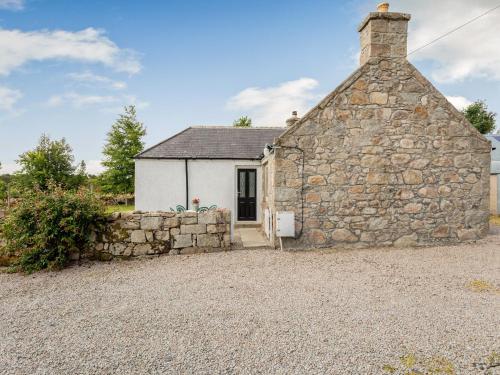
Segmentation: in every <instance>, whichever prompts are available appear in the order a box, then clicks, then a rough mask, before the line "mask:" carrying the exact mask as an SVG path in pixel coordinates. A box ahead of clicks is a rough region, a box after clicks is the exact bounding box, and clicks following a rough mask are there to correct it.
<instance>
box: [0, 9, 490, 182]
mask: <svg viewBox="0 0 500 375" xmlns="http://www.w3.org/2000/svg"><path fill="white" fill-rule="evenodd" d="M376 3H377V1H365V0H359V1H354V0H352V1H332V0H329V1H327V0H311V1H304V0H300V1H299V0H297V1H294V0H273V1H270V0H265V1H264V0H259V1H235V0H233V1H223V0H211V1H194V0H191V1H189V0H187V1H172V0H171V1H161V2H160V1H124V0H121V1H113V0H101V1H91V0H87V1H63V0H61V1H56V0H24V1H23V0H0V56H1V58H0V162H1V163H2V164H3V169H2V171H3V172H9V171H12V170H14V169H15V168H16V167H15V159H16V158H17V156H18V155H19V154H20V153H22V152H24V151H26V150H28V149H30V148H32V147H33V146H34V145H35V144H36V142H37V139H38V138H39V136H40V134H42V133H47V134H49V135H51V136H52V137H54V138H61V137H65V138H66V139H67V140H68V142H69V143H70V144H71V146H72V147H73V149H74V153H75V157H76V159H77V160H82V159H83V160H86V161H87V163H88V165H89V170H90V171H97V170H98V169H99V168H98V161H99V160H100V158H101V150H102V146H103V143H104V141H105V136H106V132H107V131H108V130H109V128H110V126H111V125H112V123H113V121H114V119H115V118H116V117H117V114H118V113H119V112H120V109H121V107H122V106H123V105H126V104H135V105H136V106H137V107H138V114H139V118H140V120H142V121H143V122H144V124H145V125H146V127H147V131H148V135H147V137H146V143H147V144H148V145H151V144H153V143H156V142H158V141H160V140H162V139H164V138H166V137H168V136H170V135H172V134H173V133H175V132H177V131H179V130H181V129H183V128H185V127H186V126H188V125H200V124H206V125H229V124H231V123H232V121H233V120H234V119H235V118H237V117H239V116H240V115H249V116H251V117H252V118H253V120H254V124H255V125H284V121H285V119H286V117H287V116H288V115H289V114H290V112H291V111H292V110H295V109H297V110H299V114H300V113H303V112H305V111H306V110H307V109H308V108H310V106H312V105H313V104H315V102H317V101H318V100H319V99H320V98H321V97H322V96H323V95H326V94H327V93H328V92H329V91H331V90H333V89H334V88H335V87H336V86H337V85H338V84H339V83H340V82H341V81H342V80H344V79H345V78H346V77H347V76H348V75H349V74H350V73H351V72H352V71H353V70H354V69H355V68H356V67H357V64H358V63H357V60H356V59H357V53H358V51H359V41H358V34H357V31H356V28H357V25H358V24H359V22H360V21H361V20H362V19H363V18H364V16H365V15H366V13H367V12H368V11H373V10H374V9H375V7H376ZM495 5H496V4H495V1H494V0H478V1H476V2H474V3H471V2H470V1H465V0H453V1H452V0H443V1H440V2H435V1H430V0H419V1H409V0H395V1H393V2H392V3H391V10H394V11H405V12H408V13H411V14H412V16H413V18H412V21H411V24H410V41H409V45H410V48H409V49H410V50H412V49H413V48H415V47H418V46H420V45H422V44H424V43H425V42H427V41H429V40H432V39H433V38H434V37H436V36H439V35H440V34H442V33H444V32H446V31H448V30H450V29H452V28H454V27H455V26H458V25H460V24H461V23H463V22H465V21H467V20H469V19H470V18H472V17H474V16H475V15H478V14H481V13H482V12H483V11H485V10H487V9H489V8H492V7H493V6H495ZM499 25H500V10H497V11H496V12H493V13H492V14H490V15H488V16H486V17H484V18H482V19H481V20H478V21H477V22H476V23H474V24H472V25H470V26H468V27H467V28H465V29H463V30H460V31H459V32H457V33H455V34H453V35H451V36H449V37H447V38H445V39H444V40H442V41H440V42H438V43H436V44H435V45H432V46H430V47H428V48H426V49H424V50H422V51H421V52H419V53H416V54H415V55H412V56H411V58H410V60H411V61H412V62H413V63H414V64H415V65H416V66H417V67H418V68H419V69H420V70H421V71H422V72H423V73H424V74H425V75H426V76H427V77H428V78H429V79H430V80H431V81H432V82H433V83H434V84H435V85H436V86H437V87H438V88H439V89H440V90H441V91H442V92H443V93H444V94H445V95H447V96H449V97H450V99H451V100H452V102H453V103H454V104H456V105H457V106H460V105H463V104H466V103H468V102H470V101H472V100H476V99H486V100H487V103H488V105H489V107H490V109H492V110H494V111H496V112H500V102H499V100H498V98H499V96H500V86H499V80H500V51H499V48H498V46H499V45H500V36H499V35H500V30H499V29H500V26H499Z"/></svg>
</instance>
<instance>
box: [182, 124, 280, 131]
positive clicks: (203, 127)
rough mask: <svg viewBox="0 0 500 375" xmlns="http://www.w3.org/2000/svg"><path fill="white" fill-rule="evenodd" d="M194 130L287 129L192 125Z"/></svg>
mask: <svg viewBox="0 0 500 375" xmlns="http://www.w3.org/2000/svg"><path fill="white" fill-rule="evenodd" d="M189 127H190V128H194V129H238V130H241V129H243V130H257V129H285V126H250V127H238V126H233V125H191V126H189Z"/></svg>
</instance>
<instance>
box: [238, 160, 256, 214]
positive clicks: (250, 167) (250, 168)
mask: <svg viewBox="0 0 500 375" xmlns="http://www.w3.org/2000/svg"><path fill="white" fill-rule="evenodd" d="M240 171H254V173H255V181H254V184H255V219H249V220H245V219H240V213H239V194H238V190H239V181H240ZM235 177H236V178H235V200H236V204H235V208H236V210H235V222H237V223H258V222H259V221H260V220H259V213H260V210H259V197H260V194H259V186H260V185H259V166H257V165H240V166H237V167H236V176H235ZM247 188H248V189H249V187H248V186H247Z"/></svg>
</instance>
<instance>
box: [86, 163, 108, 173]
mask: <svg viewBox="0 0 500 375" xmlns="http://www.w3.org/2000/svg"><path fill="white" fill-rule="evenodd" d="M85 165H86V166H87V173H89V174H94V175H98V174H101V173H102V172H103V171H104V167H103V165H102V164H101V161H100V160H86V161H85Z"/></svg>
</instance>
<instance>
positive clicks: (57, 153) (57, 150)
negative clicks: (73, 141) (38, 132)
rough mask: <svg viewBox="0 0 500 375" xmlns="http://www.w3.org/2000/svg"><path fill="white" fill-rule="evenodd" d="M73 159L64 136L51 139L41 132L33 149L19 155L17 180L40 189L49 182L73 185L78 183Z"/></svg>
mask: <svg viewBox="0 0 500 375" xmlns="http://www.w3.org/2000/svg"><path fill="white" fill-rule="evenodd" d="M74 160H75V158H74V156H73V150H72V149H71V146H70V145H69V144H68V143H67V142H66V140H65V139H64V138H62V139H60V140H51V139H50V137H49V136H48V135H46V134H42V136H41V137H40V140H39V141H38V145H37V146H36V147H35V149H33V150H30V151H26V152H25V153H23V154H21V155H19V160H17V163H18V164H19V165H20V166H21V171H20V173H18V176H19V181H20V183H21V184H22V185H23V186H24V187H28V188H29V187H33V186H38V187H39V188H40V189H42V190H45V189H47V187H48V185H49V184H50V183H51V182H53V183H56V184H58V185H61V186H63V187H74V186H75V185H78V182H77V181H76V180H75V171H76V170H77V167H76V166H74V165H73V162H74Z"/></svg>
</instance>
